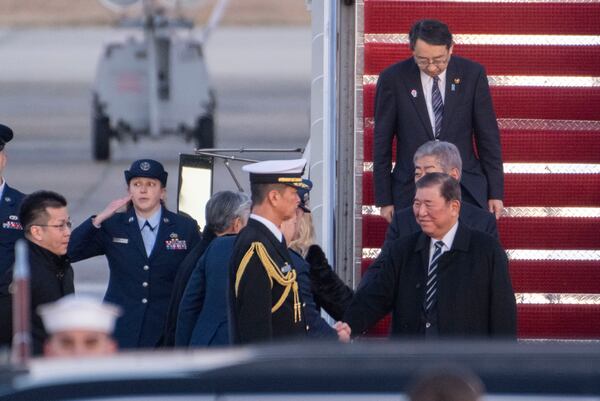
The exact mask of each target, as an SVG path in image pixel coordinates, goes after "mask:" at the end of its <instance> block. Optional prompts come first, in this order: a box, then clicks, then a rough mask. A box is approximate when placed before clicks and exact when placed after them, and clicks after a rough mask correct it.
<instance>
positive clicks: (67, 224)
mask: <svg viewBox="0 0 600 401" xmlns="http://www.w3.org/2000/svg"><path fill="white" fill-rule="evenodd" d="M32 226H40V227H54V228H58V230H59V231H65V230H66V229H67V228H68V229H69V230H70V229H71V227H73V223H71V222H70V221H65V222H64V223H62V224H32Z"/></svg>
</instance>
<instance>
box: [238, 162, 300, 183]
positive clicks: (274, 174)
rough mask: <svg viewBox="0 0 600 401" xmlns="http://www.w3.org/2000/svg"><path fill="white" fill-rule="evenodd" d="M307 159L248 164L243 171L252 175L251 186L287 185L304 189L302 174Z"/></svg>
mask: <svg viewBox="0 0 600 401" xmlns="http://www.w3.org/2000/svg"><path fill="white" fill-rule="evenodd" d="M305 166H306V159H293V160H267V161H264V162H258V163H252V164H247V165H245V166H243V167H242V170H243V171H245V172H247V173H250V183H251V184H286V185H291V186H294V187H298V188H303V187H304V186H305V185H304V184H303V183H302V174H303V173H304V167H305Z"/></svg>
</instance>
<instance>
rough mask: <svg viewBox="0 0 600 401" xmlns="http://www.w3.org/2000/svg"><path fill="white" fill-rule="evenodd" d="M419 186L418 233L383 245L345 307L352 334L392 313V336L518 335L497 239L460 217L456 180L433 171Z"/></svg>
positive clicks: (416, 205) (416, 206)
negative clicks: (370, 274)
mask: <svg viewBox="0 0 600 401" xmlns="http://www.w3.org/2000/svg"><path fill="white" fill-rule="evenodd" d="M416 185H417V192H416V195H415V200H414V204H413V210H414V213H415V216H416V218H417V221H418V223H419V225H420V226H421V230H422V232H420V233H416V234H413V235H411V236H409V237H403V238H400V239H398V240H396V241H394V242H392V243H390V244H388V245H386V246H385V247H384V249H383V251H382V253H381V255H380V256H379V258H378V260H379V261H380V263H381V264H382V267H381V270H380V271H379V272H378V273H377V275H376V276H375V277H374V278H373V279H372V280H371V281H369V282H368V283H367V284H366V285H364V286H362V287H361V288H359V289H358V291H357V292H356V294H355V295H354V298H353V299H352V302H351V304H350V306H349V307H348V309H347V310H346V312H345V313H344V321H345V322H346V323H347V324H348V325H349V326H350V328H351V330H352V334H353V335H360V334H361V333H363V332H364V331H365V330H367V329H368V328H370V327H371V326H372V325H373V324H375V323H376V322H377V321H379V320H380V319H381V318H382V317H383V316H385V315H386V314H387V313H389V312H392V332H391V334H392V336H395V337H419V338H426V339H436V338H442V337H443V338H465V337H470V338H496V339H499V338H506V339H515V338H516V334H517V307H516V300H515V294H514V292H513V288H512V284H511V280H510V275H509V272H508V259H507V257H506V253H505V252H504V250H503V249H502V246H501V245H500V243H499V242H498V240H497V239H496V238H494V237H492V236H490V235H488V234H485V233H482V232H480V231H474V230H472V229H471V228H469V227H467V226H466V225H465V224H463V223H460V222H459V220H458V215H459V210H460V205H461V202H460V192H461V191H460V184H459V183H458V181H457V180H455V179H454V178H452V177H450V176H448V175H447V174H442V173H431V174H427V175H426V176H424V177H423V178H422V179H420V180H419V181H417V184H416Z"/></svg>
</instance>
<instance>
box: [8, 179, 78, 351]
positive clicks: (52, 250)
mask: <svg viewBox="0 0 600 401" xmlns="http://www.w3.org/2000/svg"><path fill="white" fill-rule="evenodd" d="M19 220H20V221H21V223H22V224H23V227H24V229H25V230H24V231H25V239H26V240H27V248H28V249H29V252H28V257H29V268H30V275H29V276H30V279H29V286H30V292H31V305H30V309H31V338H32V340H33V353H34V354H35V355H40V354H41V353H42V351H43V345H44V341H45V340H46V339H47V338H48V334H47V332H46V330H45V329H44V325H43V323H42V319H41V317H40V315H39V313H38V311H37V307H38V306H40V305H43V304H47V303H50V302H54V301H56V300H58V299H60V298H62V297H64V296H65V295H68V294H72V293H73V292H74V291H75V288H74V284H73V268H72V267H71V264H70V263H69V259H68V258H67V256H66V253H67V244H68V243H69V237H70V236H71V220H70V218H69V211H68V210H67V201H66V200H65V198H64V197H63V196H62V195H60V194H57V193H55V192H51V191H37V192H34V193H32V194H31V195H28V196H26V197H25V198H24V199H23V202H22V204H21V208H20V211H19ZM4 276H5V277H4V279H3V280H2V281H3V282H7V283H10V282H11V278H12V269H9V270H8V271H6V272H5V273H4ZM0 322H1V323H0V339H2V342H5V343H7V341H6V340H7V338H8V339H9V341H10V337H11V331H12V324H11V323H12V299H11V294H10V293H9V291H8V285H6V286H2V287H1V288H0Z"/></svg>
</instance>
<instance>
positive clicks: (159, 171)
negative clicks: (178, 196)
mask: <svg viewBox="0 0 600 401" xmlns="http://www.w3.org/2000/svg"><path fill="white" fill-rule="evenodd" d="M168 175H169V174H168V173H167V172H166V171H165V169H164V168H163V165H162V164H160V163H159V162H157V161H156V160H152V159H141V160H136V161H134V162H133V163H132V164H131V167H130V168H129V170H125V181H126V182H127V184H129V181H131V179H132V178H135V177H147V178H156V179H157V180H159V181H160V183H161V184H162V186H163V187H166V186H167V176H168Z"/></svg>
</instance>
